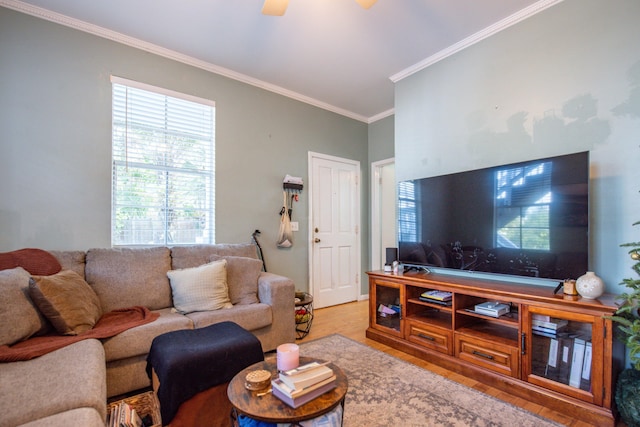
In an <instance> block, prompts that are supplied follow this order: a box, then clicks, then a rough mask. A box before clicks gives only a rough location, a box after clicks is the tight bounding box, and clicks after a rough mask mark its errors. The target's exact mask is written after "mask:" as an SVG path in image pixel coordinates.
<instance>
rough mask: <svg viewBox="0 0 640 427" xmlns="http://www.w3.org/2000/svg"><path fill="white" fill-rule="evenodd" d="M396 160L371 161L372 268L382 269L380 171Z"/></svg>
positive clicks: (392, 158) (393, 158)
mask: <svg viewBox="0 0 640 427" xmlns="http://www.w3.org/2000/svg"><path fill="white" fill-rule="evenodd" d="M395 162H396V159H395V157H391V158H389V159H384V160H379V161H377V162H372V163H371V229H370V231H369V233H370V235H371V254H370V257H371V258H370V259H371V269H372V270H382V267H383V266H382V265H381V264H380V262H379V260H378V258H379V254H380V253H381V250H382V239H381V238H380V234H381V231H382V230H381V229H382V224H381V221H380V209H379V207H380V203H381V196H380V189H381V186H380V173H381V171H382V168H384V167H385V166H389V165H391V164H394V163H395Z"/></svg>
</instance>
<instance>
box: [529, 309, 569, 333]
mask: <svg viewBox="0 0 640 427" xmlns="http://www.w3.org/2000/svg"><path fill="white" fill-rule="evenodd" d="M568 324H569V321H568V320H566V319H554V318H552V317H549V316H542V315H539V314H534V315H533V316H532V318H531V329H532V331H533V333H534V334H536V335H542V336H545V337H550V338H555V337H556V336H557V335H558V332H561V331H564V330H565V329H566V328H567V325H568Z"/></svg>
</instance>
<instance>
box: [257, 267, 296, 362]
mask: <svg viewBox="0 0 640 427" xmlns="http://www.w3.org/2000/svg"><path fill="white" fill-rule="evenodd" d="M295 293H296V291H295V285H294V283H293V280H291V279H289V278H288V277H284V276H280V275H277V274H273V273H266V272H262V273H260V276H259V277H258V299H259V300H260V302H261V303H263V304H268V305H270V306H271V309H272V313H273V322H272V325H271V328H273V329H276V330H277V331H274V332H275V336H276V337H278V338H277V340H276V341H277V342H274V343H272V344H273V346H275V345H278V344H281V343H285V342H294V341H295V334H296V333H295V331H296V321H295V316H294V314H295ZM268 347H272V346H271V345H268ZM273 348H275V347H273ZM273 348H264V351H269V350H272V349H273Z"/></svg>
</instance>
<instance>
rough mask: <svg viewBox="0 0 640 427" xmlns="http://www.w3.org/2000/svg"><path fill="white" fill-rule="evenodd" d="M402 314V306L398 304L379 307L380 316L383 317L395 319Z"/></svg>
mask: <svg viewBox="0 0 640 427" xmlns="http://www.w3.org/2000/svg"><path fill="white" fill-rule="evenodd" d="M399 314H400V305H398V304H388V305H384V304H380V305H379V306H378V315H379V316H381V317H394V316H398V315H399Z"/></svg>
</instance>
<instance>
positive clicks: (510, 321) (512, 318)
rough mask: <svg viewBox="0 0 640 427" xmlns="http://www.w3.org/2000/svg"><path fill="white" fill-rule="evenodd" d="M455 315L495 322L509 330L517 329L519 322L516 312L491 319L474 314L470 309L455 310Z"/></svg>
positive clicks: (483, 315) (490, 317)
mask: <svg viewBox="0 0 640 427" xmlns="http://www.w3.org/2000/svg"><path fill="white" fill-rule="evenodd" d="M456 313H458V314H462V315H465V316H470V317H475V318H478V319H483V320H488V321H491V322H495V323H497V324H500V325H504V326H506V327H509V328H515V329H518V326H519V323H520V320H519V316H518V312H517V311H512V312H510V313H507V314H503V315H502V316H500V317H492V316H487V315H486V314H481V313H476V312H475V311H474V310H473V309H472V308H464V309H461V310H457V311H456Z"/></svg>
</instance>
